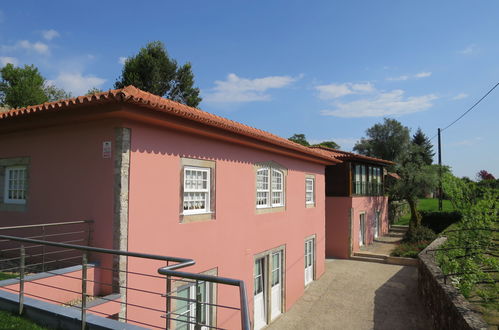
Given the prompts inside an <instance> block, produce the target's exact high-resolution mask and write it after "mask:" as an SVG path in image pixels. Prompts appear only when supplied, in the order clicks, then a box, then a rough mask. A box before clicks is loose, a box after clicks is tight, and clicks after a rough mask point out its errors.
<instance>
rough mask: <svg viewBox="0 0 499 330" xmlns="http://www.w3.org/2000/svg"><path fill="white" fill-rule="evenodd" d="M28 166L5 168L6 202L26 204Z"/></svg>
mask: <svg viewBox="0 0 499 330" xmlns="http://www.w3.org/2000/svg"><path fill="white" fill-rule="evenodd" d="M26 178H27V167H26V166H10V167H6V168H5V183H4V185H5V187H4V203H6V204H7V203H9V204H26Z"/></svg>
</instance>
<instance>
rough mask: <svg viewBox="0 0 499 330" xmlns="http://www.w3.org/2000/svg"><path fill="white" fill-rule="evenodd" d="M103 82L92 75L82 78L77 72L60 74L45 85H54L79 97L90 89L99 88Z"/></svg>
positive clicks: (103, 80)
mask: <svg viewBox="0 0 499 330" xmlns="http://www.w3.org/2000/svg"><path fill="white" fill-rule="evenodd" d="M105 82H106V80H105V79H102V78H99V77H96V76H93V75H87V76H84V75H82V74H81V73H79V72H61V73H60V74H59V75H58V76H57V77H56V78H55V79H54V80H51V81H48V82H47V83H49V84H54V85H56V86H58V87H59V88H63V89H64V90H66V91H70V92H71V93H72V94H73V95H75V96H79V95H84V94H85V93H86V92H87V91H88V90H89V89H90V88H92V87H97V88H99V87H101V86H102V84H104V83H105Z"/></svg>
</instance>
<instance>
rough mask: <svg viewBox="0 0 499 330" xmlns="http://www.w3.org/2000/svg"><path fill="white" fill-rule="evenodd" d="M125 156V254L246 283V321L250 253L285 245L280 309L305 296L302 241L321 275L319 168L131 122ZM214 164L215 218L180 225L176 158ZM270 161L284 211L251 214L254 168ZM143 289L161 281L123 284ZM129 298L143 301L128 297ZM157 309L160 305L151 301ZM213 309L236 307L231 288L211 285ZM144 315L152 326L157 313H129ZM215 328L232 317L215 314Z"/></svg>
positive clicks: (143, 266)
mask: <svg viewBox="0 0 499 330" xmlns="http://www.w3.org/2000/svg"><path fill="white" fill-rule="evenodd" d="M130 126H131V129H132V155H131V167H130V200H129V230H128V233H129V241H128V247H129V250H131V251H140V252H149V253H156V254H163V255H171V256H180V257H188V258H193V259H195V260H196V261H197V264H196V265H195V266H192V267H189V268H188V269H185V270H186V271H189V272H202V271H206V270H209V269H213V268H217V269H218V274H219V275H220V276H226V277H234V278H239V279H243V280H244V281H245V282H246V285H247V290H248V296H249V305H250V315H251V316H252V315H253V301H252V297H253V295H252V292H253V263H254V255H256V254H258V253H260V252H263V251H266V250H270V249H272V248H275V247H278V246H280V245H285V246H286V252H285V253H286V260H285V278H286V283H285V284H286V287H285V297H286V298H285V301H286V310H287V309H289V308H290V307H291V306H292V305H293V303H294V302H295V301H296V300H297V299H298V298H299V297H300V296H301V295H302V294H303V291H304V241H305V238H306V237H307V236H309V235H313V234H315V235H317V238H316V242H317V246H316V251H317V256H316V259H317V261H316V274H317V275H316V276H317V277H319V276H321V275H322V273H323V272H324V244H325V236H324V225H325V223H324V220H325V199H324V175H323V173H324V166H322V165H319V164H314V163H310V162H305V161H300V160H296V159H293V158H288V157H284V156H279V155H276V154H273V153H268V152H263V151H257V150H255V149H250V148H246V147H242V146H239V145H235V144H229V143H225V142H221V141H216V140H211V139H207V138H200V137H197V136H194V135H189V134H183V133H179V132H173V131H168V130H164V129H159V128H152V127H145V126H141V125H136V124H130ZM181 157H188V158H195V159H207V160H214V161H215V162H216V219H215V220H209V221H204V222H196V223H188V224H182V223H179V205H180V202H181V201H180V173H181V165H180V158H181ZM266 161H274V162H277V163H279V164H280V165H281V166H283V167H285V168H287V169H288V175H287V177H286V197H285V198H286V210H285V211H284V212H278V213H268V214H260V215H257V214H256V213H255V189H256V182H255V181H256V179H255V173H254V169H253V165H254V164H255V163H258V162H266ZM305 174H315V175H316V207H314V208H306V207H305ZM160 266H162V265H161V264H160V263H157V262H153V261H145V260H134V259H129V263H128V269H129V270H137V269H140V270H142V271H146V270H147V271H152V272H155V271H156V269H157V268H158V267H160ZM139 285H140V286H142V285H145V289H147V290H161V291H163V290H164V285H165V284H164V281H162V280H157V281H156V283H155V282H154V281H148V282H147V283H145V281H141V279H138V278H132V277H130V278H129V286H131V287H134V286H139ZM127 294H128V300H129V301H137V300H140V299H145V295H143V294H141V293H138V292H134V291H130V290H129V291H128V293H127ZM155 301H156V303H157V308H160V309H164V306H165V299H164V298H161V297H157V298H156V300H155ZM218 303H220V304H225V305H232V306H239V301H238V293H237V290H235V289H234V288H228V287H223V286H220V285H219V287H218ZM144 316H146V317H147V319H148V322H154V323H157V324H159V325H161V324H164V320H162V319H160V318H159V314H158V313H157V312H156V313H155V312H146V311H140V310H137V309H134V308H132V307H129V308H128V314H127V317H128V318H130V319H134V318H139V317H144ZM217 318H218V326H220V327H223V328H229V329H234V328H238V327H239V316H238V314H237V312H234V311H231V312H225V311H223V310H222V309H219V311H218V315H217Z"/></svg>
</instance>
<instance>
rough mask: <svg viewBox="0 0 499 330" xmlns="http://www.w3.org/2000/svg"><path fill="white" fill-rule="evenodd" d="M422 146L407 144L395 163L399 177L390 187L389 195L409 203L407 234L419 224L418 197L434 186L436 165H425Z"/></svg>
mask: <svg viewBox="0 0 499 330" xmlns="http://www.w3.org/2000/svg"><path fill="white" fill-rule="evenodd" d="M421 149H422V147H421V146H418V145H415V144H409V146H408V148H407V150H406V152H403V153H402V155H401V156H400V157H398V158H399V162H398V163H397V165H396V171H397V174H398V175H399V176H400V179H399V180H397V181H396V182H395V183H394V186H393V187H390V190H391V195H392V196H397V197H398V198H400V199H405V200H406V201H407V203H408V204H409V209H410V211H411V219H410V221H409V236H410V235H411V232H414V230H415V229H416V228H418V227H419V226H421V214H420V213H419V211H418V209H417V203H418V198H419V197H420V196H421V195H423V194H424V193H425V192H427V191H430V190H433V189H434V188H435V186H436V183H437V182H438V180H437V172H438V166H434V165H427V164H426V163H425V162H424V160H423V158H422V156H421V155H422V150H421Z"/></svg>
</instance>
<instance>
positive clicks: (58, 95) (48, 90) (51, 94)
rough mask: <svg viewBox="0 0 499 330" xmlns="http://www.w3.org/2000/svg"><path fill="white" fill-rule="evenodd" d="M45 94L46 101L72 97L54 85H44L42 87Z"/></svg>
mask: <svg viewBox="0 0 499 330" xmlns="http://www.w3.org/2000/svg"><path fill="white" fill-rule="evenodd" d="M43 90H44V92H45V95H46V96H47V99H48V102H52V101H59V100H64V99H69V98H71V97H72V95H71V93H70V92H66V91H65V90H64V89H62V88H57V87H55V86H54V85H47V84H46V85H45V86H44V87H43Z"/></svg>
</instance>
